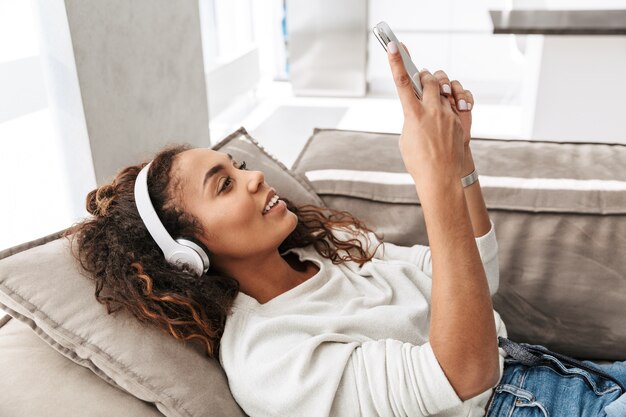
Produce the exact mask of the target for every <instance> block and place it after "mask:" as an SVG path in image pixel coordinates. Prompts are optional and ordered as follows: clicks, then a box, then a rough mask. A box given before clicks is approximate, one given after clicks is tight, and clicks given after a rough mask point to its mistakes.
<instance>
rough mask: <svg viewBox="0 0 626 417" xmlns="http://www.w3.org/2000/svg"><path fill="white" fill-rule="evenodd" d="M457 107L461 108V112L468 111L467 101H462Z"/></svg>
mask: <svg viewBox="0 0 626 417" xmlns="http://www.w3.org/2000/svg"><path fill="white" fill-rule="evenodd" d="M457 107H458V108H459V110H467V103H466V102H465V100H463V99H461V100H459V102H458V103H457Z"/></svg>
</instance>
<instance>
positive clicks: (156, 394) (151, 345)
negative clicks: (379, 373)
mask: <svg viewBox="0 0 626 417" xmlns="http://www.w3.org/2000/svg"><path fill="white" fill-rule="evenodd" d="M214 149H218V150H220V151H223V152H228V153H230V154H231V155H233V157H234V158H236V159H237V160H242V159H246V158H248V159H249V160H248V161H247V163H248V164H249V166H250V168H252V169H261V170H263V171H264V173H265V176H266V181H267V182H268V184H269V185H271V186H273V187H274V188H276V189H277V190H278V191H279V192H280V194H281V195H282V196H284V197H286V198H288V199H290V200H291V201H293V202H294V203H296V204H305V203H310V204H323V203H322V201H321V200H320V199H319V197H317V196H316V195H315V193H314V192H313V191H312V190H311V188H310V185H309V184H308V183H307V182H306V180H302V179H299V178H297V177H295V176H293V174H292V173H291V172H290V171H289V170H288V169H287V168H286V167H285V166H284V165H282V164H281V163H279V162H278V161H276V159H275V158H273V157H272V156H271V155H269V154H267V153H266V152H264V151H263V149H262V148H261V147H259V146H258V144H257V143H256V142H255V141H254V140H253V139H252V138H251V137H250V136H249V135H248V134H247V132H246V131H245V129H243V128H241V129H239V130H237V131H236V132H234V133H233V134H231V135H229V136H228V137H227V138H226V139H224V140H223V141H221V142H220V143H218V144H217V145H215V146H214ZM60 233H61V232H59V233H55V234H52V235H49V236H46V237H44V238H41V239H37V240H36V241H33V242H29V243H25V244H23V245H19V246H17V247H14V248H10V249H7V250H5V251H3V252H2V253H1V254H0V305H2V308H3V309H5V310H6V311H7V312H8V313H9V314H10V315H12V316H13V317H14V318H16V319H17V320H19V321H21V322H22V323H25V324H26V325H27V326H28V327H30V328H32V330H34V332H35V333H36V334H37V335H38V336H39V338H40V339H41V340H43V341H44V342H45V343H47V346H48V351H46V352H42V353H41V355H42V356H41V362H34V363H30V365H29V366H26V365H25V366H23V367H19V366H17V365H16V366H17V367H16V366H13V367H11V368H9V369H12V370H13V371H15V372H25V373H31V375H23V378H21V379H20V378H19V377H18V376H14V375H12V374H10V373H9V372H4V370H5V368H2V369H3V372H2V373H0V380H1V382H0V384H1V386H2V387H3V394H2V395H3V396H5V397H8V398H11V397H13V398H15V399H20V398H22V399H25V398H29V399H30V400H32V401H35V402H36V404H33V405H32V407H31V406H29V407H26V406H24V407H23V408H20V407H19V403H17V402H15V401H12V402H10V403H9V405H4V404H3V403H2V402H0V415H19V414H17V413H16V412H14V410H16V409H20V410H21V411H20V412H21V413H23V415H37V413H33V414H29V411H32V410H43V409H49V408H52V409H54V410H56V411H54V412H56V413H58V414H59V415H64V416H70V417H71V416H79V415H80V416H83V415H99V414H106V415H153V414H155V412H156V411H160V412H161V413H163V414H165V415H166V416H172V417H174V416H176V417H190V416H194V417H196V416H225V417H226V416H228V417H232V416H244V415H245V414H244V413H243V412H242V410H241V409H240V408H239V406H238V405H237V404H236V402H235V401H234V400H233V398H232V395H231V394H230V391H229V389H228V382H227V379H226V375H225V373H224V372H223V370H222V368H221V367H220V365H219V363H218V362H217V361H216V360H212V359H209V358H208V357H207V356H206V353H205V351H204V350H203V349H202V348H201V347H200V345H199V344H191V343H189V344H186V343H184V342H182V341H179V340H176V339H174V338H173V337H170V336H167V335H165V334H163V333H162V332H160V331H159V330H158V329H156V328H152V327H149V326H147V325H144V324H142V323H140V322H139V321H138V320H136V319H135V318H133V317H131V316H130V314H127V313H125V312H124V311H119V312H117V313H115V314H113V315H108V314H107V313H106V308H105V306H103V305H101V304H99V303H98V302H97V301H96V300H95V297H94V289H95V287H94V284H93V282H92V281H91V280H90V279H88V278H87V277H85V276H84V275H82V271H81V270H80V267H79V265H78V263H77V262H76V260H75V259H74V258H73V256H72V254H71V253H70V247H69V242H68V241H67V240H66V239H59V236H60ZM12 321H15V320H12ZM15 322H16V323H17V321H15ZM20 324H21V323H20ZM22 326H23V325H22ZM5 327H7V326H5ZM10 329H11V328H9V330H10ZM15 330H16V331H17V330H18V328H17V327H16V328H15ZM19 330H20V332H19V333H20V335H21V336H19V337H17V336H16V337H15V338H14V340H15V343H12V340H13V339H12V338H3V343H5V345H6V346H11V349H13V350H14V352H13V353H12V354H11V355H7V356H6V358H7V360H9V359H10V360H11V362H15V363H16V364H17V363H19V362H28V361H31V360H33V359H35V360H38V359H36V358H34V357H29V355H28V351H17V349H20V346H22V345H21V343H29V344H33V338H32V336H31V337H29V336H30V335H23V333H24V332H23V331H22V330H23V328H22V327H20V328H19ZM7 331H8V330H7V329H4V330H3V332H4V333H6V332H7ZM29 331H30V330H29ZM31 333H32V332H31ZM50 347H52V348H53V349H54V350H56V351H57V352H59V353H61V354H62V355H63V356H65V357H66V358H67V359H69V360H71V361H73V362H75V363H77V364H79V365H82V367H84V368H88V369H89V370H91V372H89V371H87V370H86V369H80V370H79V369H74V368H72V371H71V372H68V373H67V375H65V376H61V375H57V373H58V370H59V369H61V368H62V369H65V368H71V367H69V366H68V364H69V363H70V362H68V361H67V360H65V359H63V358H62V357H61V355H58V353H56V352H54V351H53V350H52V349H50ZM41 348H42V345H41V343H40V344H38V345H37V349H38V350H42V349H41ZM7 349H8V348H7ZM55 355H56V356H55ZM2 356H3V359H4V356H5V355H4V354H3V355H2ZM49 357H51V358H52V359H50V361H51V362H50V363H47V361H48V359H47V358H49ZM61 359H63V360H61ZM52 362H54V363H52ZM57 363H59V365H57ZM86 371H87V372H86ZM85 372H86V373H85ZM38 373H41V374H43V375H44V376H45V378H44V379H43V382H45V383H50V381H52V380H54V379H55V377H58V378H59V381H63V380H64V379H63V378H65V377H67V378H76V380H74V381H73V383H74V385H75V386H77V387H80V389H77V390H76V391H75V395H76V396H84V397H85V398H88V397H91V398H93V397H97V396H98V395H100V394H102V397H101V398H102V400H101V401H99V402H94V403H93V404H92V406H89V407H87V406H86V407H87V408H85V409H84V410H81V411H80V412H75V411H76V404H82V403H80V402H78V403H76V404H67V405H66V406H64V404H63V403H64V401H61V399H63V398H65V402H67V401H69V398H70V396H69V392H66V391H62V390H61V391H62V392H61V391H59V390H56V391H55V390H53V389H51V390H49V391H35V390H38V389H39V387H40V386H41V385H37V384H33V385H30V383H29V381H31V380H32V379H36V378H37V377H38V375H39V374H38ZM85 375H88V376H87V377H85ZM94 376H97V377H99V378H94ZM96 381H99V382H100V385H98V384H97V383H96ZM102 381H106V382H107V383H108V384H109V385H110V386H108V387H106V386H104V387H103V386H102V385H103V384H104V383H103V382H102ZM74 385H71V383H70V382H68V387H71V386H74ZM105 385H106V384H105ZM57 388H59V389H60V388H61V387H57ZM31 391H32V392H31ZM122 391H125V392H126V393H130V394H132V396H134V397H136V398H137V399H139V400H142V401H143V402H145V403H144V404H143V405H141V404H140V403H134V404H133V405H129V406H128V407H127V412H121V413H116V412H114V409H115V408H114V407H113V406H110V405H109V404H108V401H105V399H109V400H110V401H118V400H117V399H115V398H114V397H113V396H114V395H118V397H119V398H122V399H120V400H119V404H120V405H121V404H124V402H125V401H128V400H127V399H126V397H124V396H123V392H122ZM57 395H58V396H57ZM131 398H132V397H131ZM137 399H134V400H135V401H137ZM131 402H132V401H131ZM150 403H151V404H150ZM147 405H150V406H149V407H148V406H147ZM154 406H156V407H154ZM157 409H158V410H157ZM5 411H6V412H5ZM134 411H136V412H134ZM151 412H152V414H149V413H151ZM39 415H43V414H39ZM45 415H54V414H51V413H50V414H48V413H46V414H45Z"/></svg>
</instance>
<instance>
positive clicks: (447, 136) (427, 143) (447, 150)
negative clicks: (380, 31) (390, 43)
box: [388, 45, 464, 191]
mask: <svg viewBox="0 0 626 417" xmlns="http://www.w3.org/2000/svg"><path fill="white" fill-rule="evenodd" d="M397 46H398V47H400V48H401V47H402V46H401V45H397ZM388 49H389V53H388V58H389V64H390V66H391V72H392V74H393V79H394V83H395V85H396V89H397V91H398V96H399V97H400V102H401V104H402V110H403V112H404V124H403V126H402V134H401V135H400V142H399V147H400V153H401V154H402V160H403V161H404V165H405V167H406V169H407V171H408V173H409V174H410V175H411V176H412V177H413V180H414V181H415V184H416V186H417V187H418V191H419V189H420V188H423V187H428V188H430V187H431V186H432V185H434V184H437V183H438V181H439V180H443V181H450V180H457V181H459V184H460V178H461V177H462V175H463V173H462V171H463V157H464V146H463V126H462V124H461V120H460V119H459V116H458V115H457V114H456V113H455V111H454V110H453V109H452V107H451V105H450V100H449V99H448V97H446V96H444V95H442V94H441V93H440V91H441V89H440V84H439V81H438V80H437V78H436V77H435V76H434V75H432V74H431V73H430V72H428V70H422V71H420V81H421V83H422V87H423V93H424V94H423V100H422V101H420V100H419V99H418V98H417V97H416V96H415V93H414V92H413V88H412V85H411V80H410V79H409V75H408V74H407V72H406V69H405V68H404V65H403V62H402V57H401V56H400V53H399V52H396V53H392V52H391V51H392V48H388ZM396 51H397V50H396Z"/></svg>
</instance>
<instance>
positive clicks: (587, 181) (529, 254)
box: [0, 127, 626, 417]
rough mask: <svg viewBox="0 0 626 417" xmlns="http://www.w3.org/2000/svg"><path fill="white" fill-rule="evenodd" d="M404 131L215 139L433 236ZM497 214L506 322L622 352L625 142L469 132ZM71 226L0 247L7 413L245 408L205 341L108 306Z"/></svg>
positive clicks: (180, 412)
mask: <svg viewBox="0 0 626 417" xmlns="http://www.w3.org/2000/svg"><path fill="white" fill-rule="evenodd" d="M398 137H399V135H397V134H389V133H379V132H360V131H349V130H337V129H315V130H314V132H313V134H312V136H311V137H310V138H309V140H308V142H307V144H306V146H305V147H304V148H303V150H302V152H301V154H300V155H299V157H298V158H297V160H296V162H295V163H294V165H293V167H292V168H291V169H288V168H287V167H286V166H284V165H283V164H282V163H281V162H280V161H278V160H277V159H276V158H275V157H273V156H272V155H270V154H269V153H268V152H266V151H265V150H264V149H263V147H262V146H261V145H259V143H258V142H257V141H255V140H254V139H253V138H252V137H251V136H250V134H249V133H248V132H247V131H246V129H245V128H243V127H242V128H240V129H238V130H236V131H235V132H233V133H232V134H230V135H229V136H228V137H226V138H225V139H223V140H222V141H220V142H219V143H218V144H216V145H215V146H213V148H214V149H218V150H221V151H224V152H229V153H231V154H232V155H233V156H234V157H235V159H237V160H246V161H247V163H248V166H249V167H250V168H253V169H260V170H262V171H264V172H265V176H266V182H267V183H268V184H270V185H271V186H273V187H274V188H276V189H277V191H278V192H279V193H280V195H282V196H285V197H287V198H289V199H290V200H291V201H293V202H295V203H296V204H317V205H322V206H328V207H333V208H339V209H343V210H348V211H350V212H351V213H353V214H354V215H356V216H357V217H359V218H361V219H363V220H364V221H365V222H366V223H367V224H369V225H370V226H372V227H373V228H374V229H375V230H376V231H378V232H381V233H382V234H383V235H384V240H386V241H390V242H393V243H396V244H401V245H411V244H414V243H421V244H428V238H427V235H426V231H425V225H424V219H423V214H422V211H421V207H420V203H419V199H418V197H417V195H416V193H415V189H414V186H413V185H412V183H411V180H410V177H409V176H408V174H406V173H405V171H404V166H403V164H402V160H401V156H400V153H399V150H398V147H397V143H398ZM471 146H472V153H473V155H474V159H475V163H476V167H477V170H478V171H479V174H480V182H481V185H482V187H483V193H484V196H485V201H486V204H487V208H488V210H489V213H490V216H491V218H492V220H493V222H494V224H495V227H496V235H497V239H498V244H499V257H500V285H499V289H498V291H497V293H496V294H495V295H494V297H493V303H494V308H495V309H496V310H497V311H498V312H499V313H500V315H501V317H502V319H503V320H504V322H505V324H506V325H507V330H508V334H509V338H510V339H512V340H515V341H522V342H528V343H533V344H542V345H544V346H547V347H548V348H550V349H553V350H555V351H559V352H562V353H565V354H568V355H572V356H575V357H577V358H580V359H588V360H594V361H598V362H606V361H613V360H626V350H625V349H624V346H626V320H624V318H625V316H626V314H625V312H626V310H625V309H624V305H626V257H625V256H623V254H624V253H626V146H624V145H617V144H597V143H567V142H560V143H555V142H535V141H521V140H495V139H481V138H473V139H472V144H471ZM62 232H63V231H59V232H58V233H54V234H51V235H49V236H45V237H42V238H40V239H37V240H34V241H32V242H28V243H24V244H22V245H19V246H16V247H13V248H10V249H7V250H4V251H2V252H0V307H2V309H4V310H5V311H7V312H8V313H9V316H7V317H6V318H5V319H4V320H0V369H1V372H0V416H13V417H25V416H46V417H57V416H59V417H60V416H63V417H73V416H111V415H115V416H126V415H128V416H131V415H132V416H141V417H144V416H145V417H147V416H162V415H166V416H169V417H174V416H176V417H192V416H193V417H199V416H245V415H246V414H245V413H244V411H243V410H242V409H241V408H240V407H239V406H238V405H237V403H236V402H235V401H234V400H233V398H232V396H231V395H230V392H229V390H228V380H227V378H226V375H225V373H224V372H223V370H222V369H221V367H220V365H219V362H217V361H215V360H210V359H208V358H207V357H206V356H205V355H204V352H203V349H202V347H201V346H199V345H197V344H193V343H192V342H186V343H185V342H182V341H178V340H175V339H174V338H173V337H168V336H167V335H165V334H163V333H161V332H160V331H158V330H156V329H153V328H151V327H148V326H145V325H143V324H140V323H139V322H137V321H136V320H135V319H133V318H132V317H130V316H129V315H127V314H125V313H124V312H123V311H120V312H116V313H114V314H111V315H108V314H106V309H105V307H104V306H102V305H101V304H99V303H97V302H96V300H95V298H94V294H93V293H94V288H95V287H94V285H93V283H92V281H90V279H89V278H88V277H86V276H84V275H83V274H82V272H81V270H80V268H79V267H78V265H77V263H76V261H75V260H74V258H73V257H72V255H71V250H72V248H71V246H70V244H69V241H68V240H67V239H66V238H63V237H61V234H62Z"/></svg>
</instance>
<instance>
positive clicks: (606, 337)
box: [293, 129, 626, 360]
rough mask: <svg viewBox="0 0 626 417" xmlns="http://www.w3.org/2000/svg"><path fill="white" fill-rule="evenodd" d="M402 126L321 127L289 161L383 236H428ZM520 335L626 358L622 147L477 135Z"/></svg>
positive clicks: (514, 330)
mask: <svg viewBox="0 0 626 417" xmlns="http://www.w3.org/2000/svg"><path fill="white" fill-rule="evenodd" d="M398 140H399V135H397V134H387V133H376V132H360V131H345V130H336V129H315V131H314V134H313V135H312V137H311V138H310V139H309V141H308V142H307V144H306V146H305V149H304V150H303V152H302V153H301V155H300V157H299V158H298V159H297V160H296V162H295V163H294V166H293V170H294V171H296V173H298V174H300V175H301V176H303V177H307V179H308V180H309V182H310V183H311V184H312V185H313V187H314V189H315V191H316V192H317V193H318V194H319V195H320V197H321V198H322V199H323V200H324V202H325V203H326V205H327V206H329V207H334V208H341V209H343V210H348V211H350V212H351V213H353V214H354V215H356V216H357V217H359V218H361V219H363V220H364V221H365V222H366V223H367V224H369V225H371V226H374V227H375V228H376V230H377V231H379V232H382V233H384V235H385V240H387V241H389V242H393V243H396V244H401V245H411V244H414V243H420V244H424V245H426V244H428V237H427V235H426V228H425V224H424V218H423V213H422V209H421V207H420V205H419V199H418V198H417V194H416V191H415V186H414V184H413V183H412V180H411V178H410V176H409V175H408V174H406V171H405V167H404V164H403V162H402V159H401V155H400V152H399V149H398ZM471 147H472V154H473V156H474V160H475V164H476V167H477V170H478V172H479V174H480V179H479V180H480V183H481V186H482V188H483V194H484V196H485V201H486V204H487V207H488V209H489V212H490V216H491V218H492V220H493V221H494V224H495V226H496V235H497V237H498V245H499V257H500V288H499V291H498V293H497V294H496V295H495V296H494V298H493V303H494V307H495V309H496V310H497V311H498V312H499V313H500V315H501V316H502V319H503V320H504V322H505V324H506V325H507V329H508V331H509V336H510V338H511V339H513V340H516V341H523V342H529V343H537V344H542V345H545V346H547V347H549V348H551V349H554V350H555V351H559V352H562V353H565V354H569V355H572V356H577V357H580V358H588V359H595V360H598V359H608V360H626V350H624V348H623V347H624V346H625V345H626V320H624V319H625V318H626V315H625V311H626V309H625V308H624V306H625V305H626V257H625V256H624V255H623V254H624V253H626V146H624V145H607V144H578V143H554V142H529V141H511V140H493V139H478V138H475V139H472V142H471Z"/></svg>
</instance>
